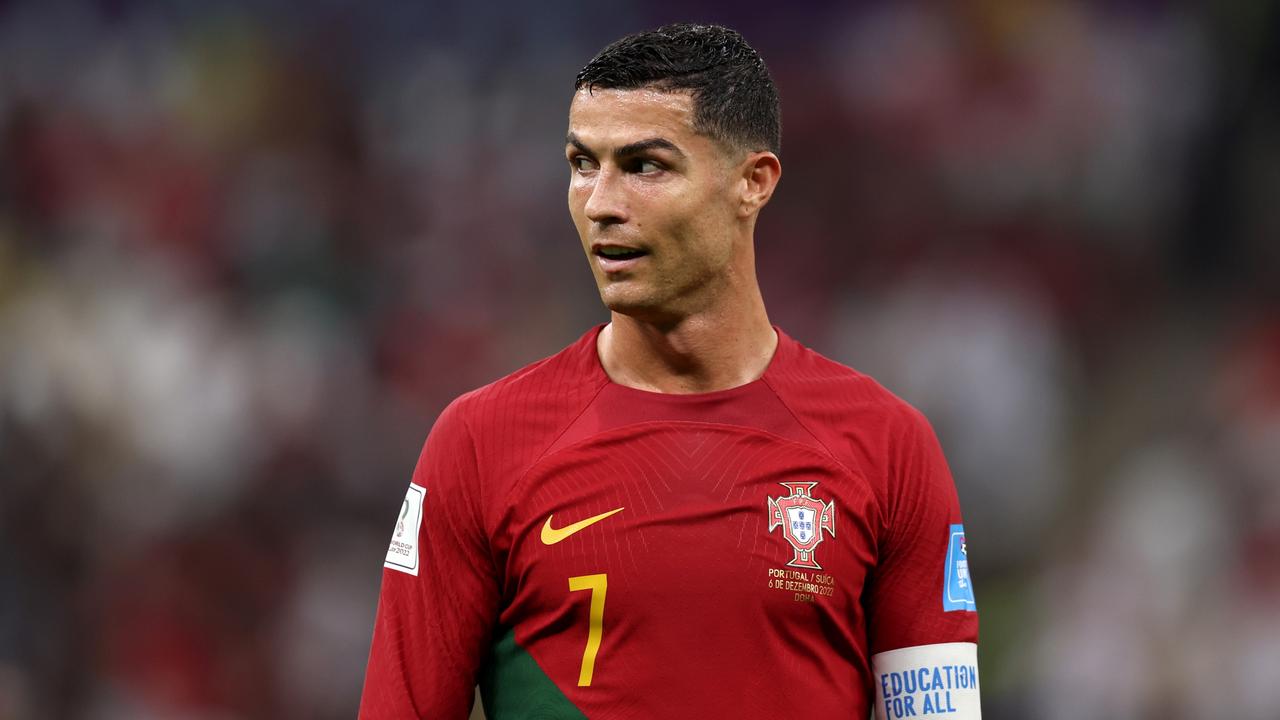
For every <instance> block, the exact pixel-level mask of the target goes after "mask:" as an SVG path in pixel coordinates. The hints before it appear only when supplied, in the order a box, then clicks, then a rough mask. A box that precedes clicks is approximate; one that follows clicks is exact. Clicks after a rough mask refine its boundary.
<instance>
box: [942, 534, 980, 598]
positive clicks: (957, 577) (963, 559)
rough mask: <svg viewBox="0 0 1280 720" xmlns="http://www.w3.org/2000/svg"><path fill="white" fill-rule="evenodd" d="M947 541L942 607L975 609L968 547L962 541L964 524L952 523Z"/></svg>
mask: <svg viewBox="0 0 1280 720" xmlns="http://www.w3.org/2000/svg"><path fill="white" fill-rule="evenodd" d="M949 533H950V536H949V537H950V539H949V541H948V543H947V568H946V573H945V577H946V581H945V582H944V583H943V588H942V609H943V611H945V612H951V611H953V610H969V611H976V610H977V609H978V603H977V601H976V600H974V597H973V581H972V580H971V579H970V577H969V549H968V547H967V546H966V545H965V541H964V526H963V525H952V526H951V528H950V530H949Z"/></svg>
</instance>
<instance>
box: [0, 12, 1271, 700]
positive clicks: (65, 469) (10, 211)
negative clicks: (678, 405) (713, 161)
mask: <svg viewBox="0 0 1280 720" xmlns="http://www.w3.org/2000/svg"><path fill="white" fill-rule="evenodd" d="M686 19H692V20H705V21H717V22H723V23H725V24H728V25H731V26H733V27H736V28H737V29H739V30H741V31H742V32H743V34H744V35H745V36H746V37H747V39H748V40H749V41H750V42H752V43H753V44H754V45H755V46H756V47H757V48H758V49H759V50H760V51H761V52H762V54H763V55H764V56H765V58H766V60H767V61H768V62H769V64H770V67H771V70H772V71H773V73H774V75H775V78H776V80H777V82H778V84H779V87H780V91H781V94H782V97H783V127H784V134H783V151H782V156H781V157H782V162H783V165H784V170H785V172H784V179H783V182H782V185H781V187H780V190H779V192H778V194H777V195H776V196H775V198H774V201H773V203H772V204H771V206H770V207H769V208H768V209H767V210H766V211H765V213H764V215H763V216H762V219H761V224H760V227H759V228H758V231H757V247H758V257H759V263H760V274H761V280H762V284H763V287H764V291H765V297H766V301H767V303H768V305H769V308H770V311H771V317H772V319H773V321H774V322H776V323H778V324H779V325H781V326H782V327H784V328H786V329H787V330H788V332H789V333H790V334H792V335H793V336H795V337H797V338H798V339H800V340H801V341H802V342H805V343H806V344H808V345H810V346H812V347H814V348H816V349H818V350H819V351H821V352H823V353H825V354H827V355H828V356H830V357H832V358H834V359H836V360H839V361H841V362H844V363H846V364H849V365H852V366H854V367H856V368H858V369H860V370H863V371H864V372H867V373H869V374H871V375H873V376H874V377H876V378H877V379H879V380H880V381H881V382H882V383H883V384H885V385H886V386H887V387H889V388H890V389H891V390H893V391H895V392H896V393H897V394H899V395H900V396H902V397H904V398H905V399H907V400H908V401H909V402H911V403H913V404H915V405H916V406H918V407H920V408H921V409H922V410H924V411H925V413H926V414H927V415H928V416H929V417H930V419H931V420H932V421H933V423H934V425H935V427H936V429H937V431H938V434H939V437H940V439H941V441H942V444H943V447H944V449H945V451H946V453H947V456H948V458H949V460H950V462H951V465H952V470H953V472H954V474H955V477H956V481H957V485H958V487H959V491H960V496H961V501H962V503H963V505H964V508H965V521H966V529H967V531H968V539H969V544H970V546H971V547H972V548H973V550H974V553H973V563H972V567H973V574H974V577H975V583H976V588H977V595H978V604H979V609H980V610H981V612H982V646H981V647H982V651H981V662H982V669H981V672H982V681H983V684H984V712H985V715H986V717H988V718H991V719H993V720H1002V719H1010V720H1013V719H1026V718H1035V719H1038V720H1039V719H1042V720H1059V719H1061V720H1091V719H1095V718H1096V719H1099V720H1106V719H1111V718H1114V719H1117V720H1128V719H1133V720H1147V719H1152V720H1154V719H1156V718H1159V719H1161V720H1182V719H1184V718H1185V719H1188V720H1190V719H1192V718H1197V719H1201V718H1219V717H1221V718H1226V717H1230V718H1234V719H1237V720H1254V719H1257V720H1268V719H1270V718H1274V717H1275V716H1276V712H1277V711H1276V708H1277V707H1280V683H1278V682H1276V680H1277V679H1280V71H1277V68H1280V12H1277V8H1276V4H1275V3H1267V2H1258V3H1212V4H1211V3H1190V2H1186V3H1179V2H1158V1H1156V0H1145V1H1144V0H1127V1H1123V2H1121V1H1119V0H1117V1H1114V2H1100V1H1099V2H1088V3H1084V2H1079V3H1076V2H1062V1H1060V0H1033V1H1026V0H983V1H982V2H974V3H963V4H962V3H954V4H946V3H924V2H895V3H888V2H858V3H852V4H849V3H838V2H817V3H813V4H810V5H807V6H804V7H801V6H799V5H795V6H788V4H786V3H776V2H775V3H762V2H746V3H741V4H738V5H737V6H736V9H734V10H732V11H725V10H723V9H721V8H717V7H716V4H714V3H710V2H693V3H673V2H656V3H641V2H619V3H612V4H611V3H598V4H592V5H585V4H579V3H571V2H568V1H567V0H552V1H549V2H543V3H536V4H532V3H531V4H517V3H510V4H503V3H492V4H486V3H453V2H450V3H372V4H358V3H344V2H338V1H337V0H318V1H317V2H312V3H305V4H294V3H287V2H284V0H275V1H270V2H248V1H247V0H245V1H243V2H230V3H218V4H205V3H198V2H190V1H187V2H159V1H158V0H155V1H152V2H143V1H140V0H139V1H131V0H110V1H108V0H102V1H101V2H59V1H54V2H29V3H24V2H0V719H3V718H91V719H115V718H178V719H187V718H190V719H193V720H205V719H210V720H213V719H218V720H221V719H223V718H250V717H253V718H257V717H264V718H265V717H272V718H293V717H296V718H345V717H352V716H353V715H354V713H355V708H356V703H357V701H358V698H359V693H360V686H361V682H362V677H363V669H364V663H365V660H366V658H367V653H368V646H369V639H370V633H371V630H372V623H373V613H374V609H375V605H376V600H377V591H378V583H379V579H380V574H381V564H382V558H383V555H384V552H385V547H386V543H387V541H388V539H389V537H390V532H391V529H392V521H393V516H394V514H395V512H396V510H397V508H399V505H400V501H401V499H402V496H403V493H404V487H405V484H406V483H407V481H408V478H409V474H410V472H411V470H412V466H413V463H414V461H415V459H416V457H417V452H418V450H419V448H420V445H421V443H422V440H423V439H424V438H425V436H426V433H427V431H428V429H429V428H430V425H431V423H432V421H433V419H434V417H435V415H436V413H438V412H439V411H440V409H442V408H443V406H444V405H445V404H446V403H447V402H448V401H449V400H450V399H452V398H453V397H454V396H456V395H458V394H459V393H461V392H464V391H466V390H468V389H470V388H473V387H476V386H478V385H480V384H483V383H485V382H488V381H490V380H493V379H495V378H497V377H498V376H500V375H502V374H505V373H506V372H509V371H511V370H514V369H516V368H518V367H520V366H522V365H524V364H526V363H528V362H531V361H533V360H536V359H538V358H540V357H543V356H545V355H548V354H550V353H552V352H555V351H556V350H558V349H559V348H560V347H562V346H563V345H565V344H567V343H569V342H571V341H572V340H573V339H575V338H576V337H577V336H578V335H579V334H580V333H581V332H583V331H585V330H586V329H587V328H588V327H590V326H591V325H592V324H594V323H597V322H602V321H604V320H605V319H606V313H605V312H604V310H603V309H602V308H601V307H600V305H599V301H598V298H597V297H596V295H595V291H594V286H593V284H592V281H591V278H590V274H589V271H588V269H587V267H585V264H584V261H583V259H582V257H581V255H580V253H581V250H580V249H579V247H578V245H577V238H576V235H575V233H574V231H573V228H572V226H571V224H570V223H569V221H568V215H567V211H566V207H565V200H564V192H565V184H566V181H567V169H566V167H565V165H564V160H563V157H562V155H561V153H562V147H561V145H560V138H561V137H562V133H563V132H564V125H565V113H566V110H567V106H568V102H569V98H570V95H571V93H572V80H573V76H574V75H575V74H576V72H577V70H578V69H579V68H580V67H581V66H582V65H583V64H585V62H586V61H587V60H589V59H590V57H591V56H592V55H593V54H594V53H595V51H596V50H598V49H599V48H600V47H602V46H603V45H604V44H605V43H607V42H609V41H611V40H613V39H615V38H616V37H617V36H619V35H621V34H623V33H625V32H629V31H633V30H638V29H644V28H648V27H653V26H656V25H659V24H662V23H664V22H669V21H673V20H686Z"/></svg>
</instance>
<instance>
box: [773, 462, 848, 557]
mask: <svg viewBox="0 0 1280 720" xmlns="http://www.w3.org/2000/svg"><path fill="white" fill-rule="evenodd" d="M817 484H818V483H816V482H784V483H781V485H782V486H783V487H785V488H787V489H788V490H790V491H791V494H790V495H785V496H783V497H779V498H772V497H771V498H769V532H773V531H774V530H776V529H777V528H779V527H781V528H782V537H783V538H785V539H786V541H787V542H788V543H790V544H791V547H792V549H793V550H794V551H795V556H794V557H792V559H791V562H788V563H787V565H789V566H791V567H799V568H809V569H811V570H821V569H822V566H821V565H819V564H818V561H817V560H816V559H815V558H814V552H815V550H816V549H817V547H818V544H819V543H821V542H822V538H823V535H822V533H823V531H826V533H827V534H829V535H831V536H832V537H835V534H836V509H835V502H834V501H832V502H828V503H825V504H824V503H823V502H822V501H821V500H818V499H817V498H815V497H813V494H812V491H813V488H814V486H815V485H817Z"/></svg>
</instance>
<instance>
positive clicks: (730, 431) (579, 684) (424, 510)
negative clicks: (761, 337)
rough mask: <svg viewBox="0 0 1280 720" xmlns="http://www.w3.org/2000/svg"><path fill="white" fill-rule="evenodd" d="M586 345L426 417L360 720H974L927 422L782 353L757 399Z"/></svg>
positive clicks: (973, 620)
mask: <svg viewBox="0 0 1280 720" xmlns="http://www.w3.org/2000/svg"><path fill="white" fill-rule="evenodd" d="M599 330H600V328H596V329H594V330H593V331H591V332H589V333H587V334H586V335H584V336H583V337H582V338H581V339H580V340H579V341H578V342H576V343H574V344H573V345H571V346H570V347H568V348H566V349H565V350H563V351H562V352H560V353H559V354H557V355H555V356H553V357H550V358H548V359H546V360H543V361H541V362H538V363H535V364H533V365H531V366H529V367H527V368H525V369H523V370H520V371H519V372H516V373H515V374H513V375H510V376H508V377H506V378H504V379H502V380H499V381H498V382H496V383H493V384H491V385H488V386H486V387H484V388H481V389H479V390H476V391H473V392H471V393H468V394H466V395H464V396H462V397H460V398H459V399H457V400H456V401H454V402H453V403H452V404H451V405H450V406H449V407H448V408H447V409H446V410H445V411H444V412H443V413H442V414H441V416H440V418H439V419H438V420H437V422H436V424H435V427H434V428H433V429H432V431H431V434H430V436H429V437H428V439H427V442H426V446H425V447H424V449H423V452H422V456H421V458H420V460H419V462H418V466H417V469H416V471H415V472H414V476H413V481H412V483H411V484H410V488H409V494H408V497H407V498H406V500H405V503H404V504H403V505H402V507H401V510H400V514H399V518H398V521H397V525H396V529H395V532H394V537H393V539H392V543H391V548H390V550H389V551H388V554H387V563H386V569H385V570H384V571H383V582H382V594H381V599H380V601H379V606H378V615H377V622H376V626H375V629H374V637H373V647H372V651H371V653H370V657H369V666H368V671H367V675H366V679H365V688H364V696H363V699H362V701H361V708H360V715H361V717H362V718H370V719H373V718H410V717H426V718H443V719H446V720H454V719H458V720H460V719H462V718H465V717H466V716H467V713H468V711H469V709H470V707H471V703H472V697H473V688H474V686H475V685H476V684H477V683H479V685H480V688H481V695H482V698H483V700H484V704H485V711H486V714H487V716H488V717H489V718H490V720H508V719H510V718H581V717H584V716H585V717H589V718H598V719H601V720H605V719H614V718H617V719H621V718H645V719H649V718H684V717H688V718H747V719H750V718H762V719H763V718H769V719H774V718H779V717H784V716H794V717H805V718H815V719H819V718H866V717H868V715H869V714H870V713H871V709H872V707H873V706H874V707H875V708H876V712H877V715H878V716H879V717H887V718H898V717H934V716H937V717H943V716H946V717H951V718H953V719H955V720H960V719H962V718H963V719H966V720H967V718H970V717H977V715H976V714H970V713H968V711H966V712H965V713H962V714H957V709H958V708H959V709H963V707H962V706H964V705H965V704H966V703H972V707H973V708H974V710H973V713H976V702H977V701H976V694H977V675H976V672H977V671H976V667H974V663H975V662H976V661H974V660H973V657H974V655H973V653H972V652H970V651H969V648H976V645H974V643H976V641H977V626H978V621H977V613H976V612H974V608H973V595H972V586H971V585H970V584H969V578H968V566H967V558H965V557H964V555H965V553H967V548H966V547H965V546H964V539H963V529H960V523H961V517H960V507H959V503H958V500H957V497H956V492H955V488H954V485H953V483H952V480H951V476H950V473H949V471H948V470H947V466H946V463H945V461H944V460H943V457H942V453H941V451H940V449H939V446H938V443H937V441H936V439H935V438H934V434H933V432H932V430H931V429H930V427H929V425H928V423H927V421H926V420H925V419H924V417H923V416H922V415H921V414H920V413H919V412H917V411H916V410H914V409H913V408H911V407H910V406H908V405H907V404H906V403H904V402H903V401H901V400H899V399H898V398H896V397H894V396H893V395H892V394H890V393H889V392H888V391H886V390H885V389H884V388H882V387H881V386H880V385H878V384H876V383H875V382H874V381H873V380H871V379H870V378H868V377H867V376H865V375H862V374H860V373H858V372H856V371H854V370H851V369H849V368H847V367H844V366H842V365H840V364H838V363H835V362H832V361H831V360H828V359H826V358H824V357H822V356H821V355H819V354H817V353H815V352H813V351H812V350H810V349H808V348H805V347H804V346H802V345H800V344H799V343H797V342H796V341H794V340H792V339H791V338H789V337H787V336H786V335H785V334H783V333H782V332H781V331H778V348H777V351H776V353H775V355H774V357H773V360H772V361H771V363H770V365H769V367H768V369H767V370H766V372H765V373H764V375H763V377H761V378H760V379H759V380H757V381H755V382H752V383H749V384H747V385H743V386H741V387H736V388H733V389H730V390H723V391H718V392H711V393H704V394H693V395H679V394H662V393H653V392H646V391H642V390H636V389H632V388H628V387H625V386H622V385H618V384H616V383H614V382H612V381H611V380H610V379H609V378H608V376H607V375H606V374H605V372H604V370H603V368H602V367H601V365H600V362H599V359H598V355H597V351H596V338H597V335H598V334H599ZM957 529H959V530H957ZM920 646H928V648H930V649H929V651H928V652H929V653H930V654H928V656H927V657H925V656H916V655H915V654H914V653H915V650H911V651H906V650H904V649H908V648H919V647H920ZM951 648H959V649H960V652H959V654H955V653H952V652H951V651H950V649H951ZM904 653H905V654H904ZM900 656H901V657H900ZM873 657H884V658H888V659H893V662H889V661H888V660H886V662H885V663H884V667H882V668H873V665H874V664H875V663H873ZM873 671H874V674H873ZM970 696H972V698H973V699H969V698H970ZM895 701H896V703H897V704H896V705H895ZM948 705H949V706H950V708H951V709H950V710H948V709H947V706H948ZM930 711H932V712H930Z"/></svg>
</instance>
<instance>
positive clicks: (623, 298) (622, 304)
mask: <svg viewBox="0 0 1280 720" xmlns="http://www.w3.org/2000/svg"><path fill="white" fill-rule="evenodd" d="M628 289H630V288H628ZM623 290H624V289H623V288H617V287H614V288H601V289H600V300H601V301H603V302H604V306H605V307H607V308H609V311H610V312H615V313H618V314H619V315H626V316H628V317H633V318H636V319H637V320H658V319H662V318H664V317H667V316H669V315H670V314H671V313H670V311H669V309H668V308H666V307H665V304H664V303H662V302H660V301H658V299H657V298H654V297H651V296H649V295H648V294H645V293H637V292H625V291H623Z"/></svg>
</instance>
